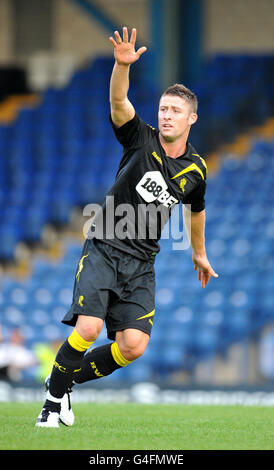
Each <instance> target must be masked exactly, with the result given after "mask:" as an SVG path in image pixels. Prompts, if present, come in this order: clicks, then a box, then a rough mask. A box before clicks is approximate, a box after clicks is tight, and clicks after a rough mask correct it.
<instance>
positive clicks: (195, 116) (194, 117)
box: [188, 113, 198, 126]
mask: <svg viewBox="0 0 274 470" xmlns="http://www.w3.org/2000/svg"><path fill="white" fill-rule="evenodd" d="M197 119H198V114H196V113H190V115H189V118H188V123H189V125H190V126H192V124H195V122H196V121H197Z"/></svg>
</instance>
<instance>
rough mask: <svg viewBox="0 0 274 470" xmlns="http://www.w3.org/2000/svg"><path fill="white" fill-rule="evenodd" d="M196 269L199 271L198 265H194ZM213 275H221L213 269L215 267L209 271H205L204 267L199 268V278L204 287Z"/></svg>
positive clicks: (216, 276)
mask: <svg viewBox="0 0 274 470" xmlns="http://www.w3.org/2000/svg"><path fill="white" fill-rule="evenodd" d="M194 269H195V271H197V269H198V268H197V266H194ZM211 277H215V278H218V277H219V275H218V274H217V273H215V271H213V269H209V270H208V271H203V270H202V269H199V270H198V280H199V281H200V282H201V287H202V288H204V287H205V286H206V285H207V284H208V283H209V281H210V278H211Z"/></svg>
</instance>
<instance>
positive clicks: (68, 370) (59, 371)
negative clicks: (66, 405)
mask: <svg viewBox="0 0 274 470" xmlns="http://www.w3.org/2000/svg"><path fill="white" fill-rule="evenodd" d="M84 354H85V351H78V350H76V349H74V348H73V347H72V346H71V345H70V344H69V342H68V340H67V339H66V341H65V342H64V343H63V345H62V346H61V348H60V349H59V351H58V353H57V356H56V359H55V361H54V364H53V369H52V372H51V376H50V383H49V393H50V395H52V396H53V397H55V398H62V397H63V396H64V394H65V393H66V391H67V389H68V387H70V385H71V384H72V381H73V379H74V377H75V375H77V374H78V373H79V371H80V369H81V364H82V361H83V356H84Z"/></svg>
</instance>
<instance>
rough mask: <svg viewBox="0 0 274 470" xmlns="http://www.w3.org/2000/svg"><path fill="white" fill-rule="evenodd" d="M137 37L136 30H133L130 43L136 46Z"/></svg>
mask: <svg viewBox="0 0 274 470" xmlns="http://www.w3.org/2000/svg"><path fill="white" fill-rule="evenodd" d="M136 36H137V31H136V28H132V31H131V36H130V43H131V44H132V45H133V46H135V43H136Z"/></svg>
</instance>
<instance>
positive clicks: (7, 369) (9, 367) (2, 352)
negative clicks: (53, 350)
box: [0, 328, 38, 382]
mask: <svg viewBox="0 0 274 470" xmlns="http://www.w3.org/2000/svg"><path fill="white" fill-rule="evenodd" d="M24 341H25V340H24V336H23V334H22V332H21V330H20V329H19V328H14V329H12V330H11V331H10V337H9V340H8V341H5V340H4V339H3V338H2V334H1V333H0V379H2V380H9V381H12V382H19V381H20V380H21V379H22V377H23V371H26V370H27V369H30V368H32V367H35V366H37V364H38V362H37V359H36V357H35V354H34V353H33V352H32V351H31V350H30V349H28V348H27V347H26V346H25V345H24Z"/></svg>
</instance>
